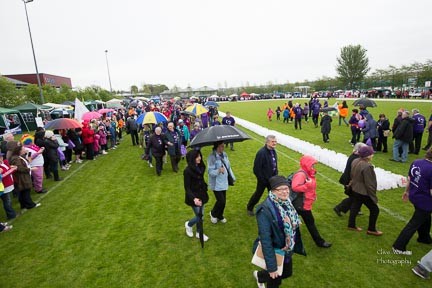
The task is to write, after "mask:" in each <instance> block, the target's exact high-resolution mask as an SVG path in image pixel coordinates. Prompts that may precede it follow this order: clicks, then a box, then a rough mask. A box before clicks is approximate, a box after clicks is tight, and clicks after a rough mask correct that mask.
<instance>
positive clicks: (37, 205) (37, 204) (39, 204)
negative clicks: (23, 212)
mask: <svg viewBox="0 0 432 288" xmlns="http://www.w3.org/2000/svg"><path fill="white" fill-rule="evenodd" d="M41 205H42V204H41V203H36V206H34V208H37V207H39V206H41Z"/></svg>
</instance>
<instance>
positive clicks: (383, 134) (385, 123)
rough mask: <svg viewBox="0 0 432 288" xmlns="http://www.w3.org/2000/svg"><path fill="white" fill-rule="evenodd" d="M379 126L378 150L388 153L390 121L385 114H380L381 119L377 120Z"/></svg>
mask: <svg viewBox="0 0 432 288" xmlns="http://www.w3.org/2000/svg"><path fill="white" fill-rule="evenodd" d="M377 128H378V143H377V146H376V151H381V147H382V152H383V153H387V151H388V150H387V138H388V136H389V135H390V122H389V120H388V119H387V118H386V116H385V114H380V115H379V120H378V122H377Z"/></svg>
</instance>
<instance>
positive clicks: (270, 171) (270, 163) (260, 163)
mask: <svg viewBox="0 0 432 288" xmlns="http://www.w3.org/2000/svg"><path fill="white" fill-rule="evenodd" d="M276 145H277V140H276V136H274V135H268V136H267V137H266V142H265V145H264V147H262V148H261V149H260V150H258V152H257V154H256V155H255V160H254V166H253V172H254V174H255V177H256V179H257V184H256V188H255V192H254V193H253V194H252V196H251V198H250V199H249V202H248V204H247V207H246V209H247V212H248V214H249V215H250V216H254V215H255V214H254V212H253V209H254V207H255V205H256V204H257V203H258V202H259V200H260V199H261V196H262V194H263V193H264V190H265V189H266V188H267V190H270V189H271V188H270V183H269V179H270V178H271V177H273V176H275V175H278V164H277V153H276V150H275V148H276Z"/></svg>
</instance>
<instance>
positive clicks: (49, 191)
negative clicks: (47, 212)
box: [10, 162, 87, 222]
mask: <svg viewBox="0 0 432 288" xmlns="http://www.w3.org/2000/svg"><path fill="white" fill-rule="evenodd" d="M86 164H87V162H84V163H82V164H81V165H80V167H78V168H77V169H76V170H74V171H73V172H72V173H71V174H69V175H68V176H66V177H65V178H63V180H62V181H59V182H58V183H57V184H55V185H54V186H53V187H51V188H50V189H49V190H48V192H46V193H43V194H42V195H41V196H40V197H39V198H38V199H37V200H36V201H34V202H35V203H39V202H41V200H42V199H43V198H45V197H46V196H48V194H50V193H51V192H52V191H54V190H55V189H57V188H58V187H59V186H61V185H62V184H63V182H64V181H66V180H68V179H69V178H71V177H72V176H73V175H75V174H76V173H77V172H78V171H80V170H81V169H82V168H83V167H84V166H85V165H86ZM27 211H28V209H22V210H21V212H20V213H19V214H18V213H17V214H18V215H23V214H24V213H26V212H27ZM15 219H16V218H15ZM15 219H12V221H10V222H13V221H14V220H15Z"/></svg>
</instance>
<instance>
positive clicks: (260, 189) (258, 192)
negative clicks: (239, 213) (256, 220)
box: [247, 180, 271, 211]
mask: <svg viewBox="0 0 432 288" xmlns="http://www.w3.org/2000/svg"><path fill="white" fill-rule="evenodd" d="M266 188H267V191H270V190H271V187H270V183H268V181H266V182H261V181H259V180H257V185H256V188H255V192H254V193H253V194H252V196H251V198H250V199H249V202H248V204H247V210H249V211H253V209H254V207H255V205H256V204H257V203H258V202H259V201H260V199H261V196H262V194H263V193H264V190H265V189H266Z"/></svg>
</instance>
